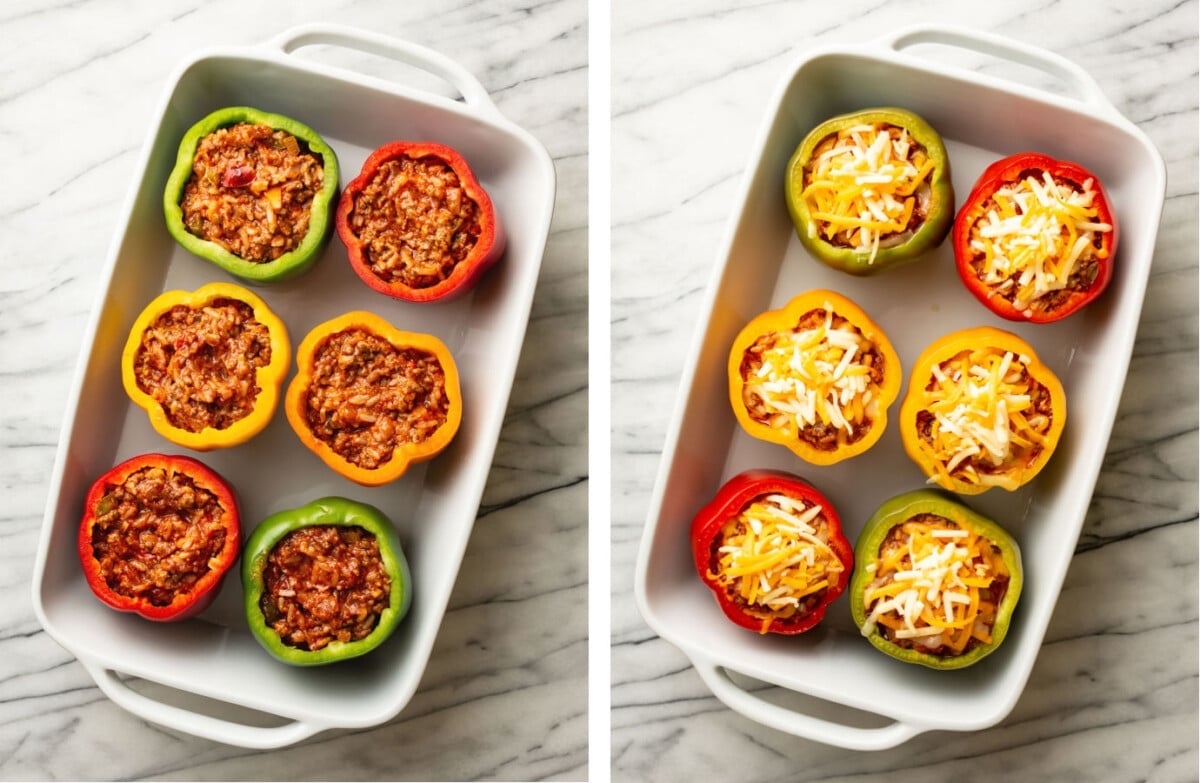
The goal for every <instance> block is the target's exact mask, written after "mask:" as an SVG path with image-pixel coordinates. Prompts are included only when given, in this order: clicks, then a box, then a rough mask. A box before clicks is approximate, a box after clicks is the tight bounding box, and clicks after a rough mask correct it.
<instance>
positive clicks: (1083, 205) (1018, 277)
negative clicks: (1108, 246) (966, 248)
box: [970, 171, 1113, 310]
mask: <svg viewBox="0 0 1200 783" xmlns="http://www.w3.org/2000/svg"><path fill="white" fill-rule="evenodd" d="M1093 185H1094V183H1093V181H1092V180H1091V179H1089V180H1087V181H1086V182H1084V183H1083V185H1082V186H1081V188H1080V189H1078V190H1077V189H1075V188H1074V187H1072V186H1071V185H1070V184H1068V183H1060V182H1056V181H1055V179H1054V177H1052V176H1051V175H1050V172H1048V171H1043V172H1042V176H1041V179H1039V178H1037V177H1035V176H1033V175H1032V174H1029V175H1027V176H1025V177H1024V178H1023V179H1021V180H1019V181H1017V182H1013V183H1009V184H1005V185H1003V186H1002V187H1000V188H999V189H998V190H997V191H996V192H995V193H994V194H993V195H992V196H991V199H990V203H989V205H988V209H987V211H986V212H985V213H984V214H983V215H982V217H981V218H980V219H979V220H978V221H976V223H975V225H974V226H972V228H971V238H970V246H971V249H972V250H974V251H975V253H976V254H977V261H976V264H975V268H976V273H977V274H978V275H979V277H980V280H981V281H982V282H983V283H985V284H986V285H987V286H988V287H989V288H991V289H992V290H993V291H994V292H995V293H997V294H998V295H1000V296H1003V297H1005V298H1007V299H1010V300H1011V301H1012V303H1013V306H1014V307H1016V308H1017V309H1018V310H1028V309H1029V307H1030V305H1031V304H1032V303H1033V302H1034V300H1036V299H1038V298H1040V297H1042V296H1045V295H1046V294H1049V293H1051V292H1053V291H1060V290H1062V289H1064V288H1067V287H1068V286H1070V285H1071V284H1072V282H1071V278H1072V275H1074V274H1075V272H1076V270H1077V269H1081V267H1082V266H1083V265H1084V264H1085V263H1086V262H1087V261H1089V260H1091V259H1098V260H1103V259H1105V258H1106V257H1107V251H1106V250H1105V249H1103V248H1100V247H1097V246H1096V245H1097V244H1098V243H1097V241H1096V240H1097V235H1098V234H1104V233H1108V232H1110V231H1112V230H1113V227H1112V224H1110V223H1104V222H1097V220H1096V217H1097V210H1096V206H1095V199H1096V189H1095V188H1094V187H1093Z"/></svg>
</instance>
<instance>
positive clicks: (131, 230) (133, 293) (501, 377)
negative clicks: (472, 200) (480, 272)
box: [33, 26, 555, 748]
mask: <svg viewBox="0 0 1200 783" xmlns="http://www.w3.org/2000/svg"><path fill="white" fill-rule="evenodd" d="M315 44H329V45H336V46H341V47H348V48H350V49H355V50H359V51H363V52H370V53H374V54H377V55H382V56H384V57H387V58H390V59H392V60H395V61H399V62H401V63H404V64H406V65H407V66H412V67H414V68H416V69H419V71H420V72H421V73H420V77H421V78H424V79H428V74H432V75H433V76H436V77H438V79H440V80H441V81H442V82H445V84H446V85H447V86H448V87H450V88H453V90H454V91H455V93H456V94H457V96H460V99H458V100H455V99H452V98H448V97H444V96H442V95H440V94H437V93H436V92H431V91H430V89H429V88H421V89H416V88H413V87H411V86H404V85H398V84H395V83H392V82H389V81H384V80H381V79H377V78H372V77H367V76H362V75H359V74H356V73H353V72H350V71H346V70H343V69H340V68H334V67H329V66H326V65H322V64H320V63H318V62H316V61H314V60H313V59H311V58H308V57H304V56H300V55H297V54H295V50H297V49H299V48H301V47H304V46H309V45H315ZM439 84H440V83H439ZM233 105H249V106H254V107H256V108H260V109H263V110H266V111H272V112H277V113H280V114H284V115H287V116H290V117H294V118H296V119H298V120H300V121H301V122H304V123H306V124H308V125H309V126H310V127H312V128H313V129H315V130H316V131H317V132H318V133H320V134H321V135H322V136H323V137H324V138H325V140H326V141H327V142H329V143H330V144H331V145H332V146H333V148H334V150H335V151H336V153H337V155H338V158H339V160H340V163H341V170H342V184H343V185H344V184H345V183H347V182H348V181H349V180H350V179H351V178H353V177H354V176H356V175H357V173H358V171H359V169H360V167H361V165H362V163H363V161H364V160H365V158H366V156H367V155H368V154H369V153H370V151H371V150H373V149H374V148H376V147H378V146H380V145H382V144H384V143H385V142H389V141H393V140H398V139H409V140H432V141H439V142H442V143H445V144H449V145H450V146H452V147H455V148H457V149H458V150H459V151H461V152H462V153H463V155H464V157H465V158H466V159H467V161H468V162H469V163H470V165H471V167H472V168H473V169H474V171H475V173H476V174H477V176H478V178H479V180H480V182H481V183H482V185H483V187H484V188H485V189H487V191H488V192H489V193H490V195H491V196H492V200H493V201H494V202H495V204H496V207H497V211H498V213H499V215H500V219H501V220H502V221H503V222H504V225H505V228H506V230H507V236H508V243H507V249H506V252H505V255H504V256H503V257H502V258H501V260H500V262H499V263H498V264H497V265H496V266H495V267H493V268H492V269H491V270H489V271H488V273H487V274H486V275H485V276H484V277H483V278H482V280H481V282H480V283H479V285H478V286H477V287H476V288H475V290H474V291H473V292H472V293H471V294H469V295H467V296H465V297H463V298H461V299H458V300H455V301H453V302H448V303H435V304H429V305H418V304H411V303H407V302H401V301H398V300H393V299H391V298H389V297H386V296H384V295H382V294H377V293H375V292H374V291H372V290H371V289H369V288H368V287H367V286H366V285H365V284H363V283H362V281H360V280H359V279H358V278H357V277H356V276H355V274H354V272H353V271H352V270H351V268H350V265H349V263H348V261H347V259H346V251H345V248H344V246H343V245H342V244H341V243H340V242H339V241H338V240H337V239H336V238H334V239H333V240H332V241H331V242H330V244H329V246H328V248H327V249H326V251H325V253H324V256H323V257H322V258H321V259H320V260H318V262H317V264H316V266H315V267H314V268H313V269H312V270H311V271H310V272H309V273H307V274H306V275H304V276H302V277H300V278H299V279H296V280H294V281H289V282H287V283H284V284H280V285H274V286H269V287H261V288H259V289H258V293H259V295H260V296H262V297H263V298H265V299H266V300H267V302H268V303H269V304H270V306H271V307H272V308H273V309H274V310H275V311H276V312H277V313H278V314H279V315H280V316H281V317H282V318H283V320H284V321H285V323H286V324H287V327H288V331H289V333H290V335H291V338H292V344H293V347H294V346H295V345H297V344H298V343H299V341H300V339H301V338H302V337H303V336H304V334H305V333H307V332H308V330H309V329H311V328H312V327H313V326H315V325H316V324H317V323H319V322H321V321H324V320H326V319H328V318H331V317H333V316H334V315H337V314H340V313H343V312H346V311H348V310H353V309H365V310H371V311H374V312H376V313H378V314H379V315H381V316H383V317H384V318H385V319H387V320H388V321H390V322H392V323H393V324H395V325H396V326H397V327H399V328H401V329H408V330H414V331H422V332H429V333H432V334H435V335H437V336H438V337H440V338H441V339H442V340H443V341H444V342H445V343H446V344H447V346H448V347H449V348H450V350H451V352H452V353H453V354H454V357H455V360H456V363H457V364H458V366H459V369H460V374H461V381H462V392H463V397H464V415H463V420H462V427H461V429H460V430H459V432H458V435H457V437H456V438H455V440H454V442H453V443H452V444H451V446H450V447H449V449H448V450H447V451H446V452H444V453H443V454H441V455H440V456H439V457H437V458H436V459H435V460H433V461H432V462H430V463H426V464H425V465H422V466H417V467H416V468H415V469H412V470H410V471H409V472H408V473H407V474H406V475H405V476H403V477H402V478H401V479H400V480H398V481H397V482H395V483H394V484H391V485H389V486H385V487H379V488H374V489H368V488H365V487H360V486H358V485H356V484H353V483H351V482H349V481H347V480H345V479H342V478H340V477H339V476H337V475H336V474H334V473H333V472H332V471H331V470H329V469H328V468H327V467H325V465H324V464H323V463H322V462H321V461H320V460H319V459H318V458H317V457H316V456H314V455H313V454H312V453H310V452H309V451H308V450H307V449H306V448H304V447H303V446H302V445H301V444H300V442H299V440H298V439H297V437H296V436H295V434H294V433H293V432H292V431H291V429H290V428H289V427H288V424H287V422H286V420H285V419H284V416H283V411H282V410H279V411H277V412H276V416H275V417H274V419H273V420H272V422H271V424H270V425H269V426H268V427H267V429H266V430H264V431H263V432H262V433H261V434H259V435H258V436H257V437H256V438H254V439H253V440H251V441H249V442H248V443H246V444H244V445H242V446H237V447H234V448H231V449H225V450H220V451H212V452H206V453H205V454H202V455H195V456H199V457H200V458H201V460H202V461H204V462H205V463H207V464H208V465H210V466H211V467H212V468H214V469H215V470H217V471H218V472H219V473H221V474H222V475H224V476H225V477H226V478H227V479H229V480H230V481H231V482H232V483H233V484H234V486H235V488H236V490H237V492H238V495H239V500H240V505H241V510H242V515H243V520H244V522H243V525H244V528H245V535H247V536H248V535H249V533H250V531H251V530H253V528H254V525H255V524H256V523H257V522H258V521H259V520H261V519H263V518H264V517H266V516H267V515H268V514H271V513H273V512H275V511H279V510H282V509H289V508H294V507H297V506H299V505H303V504H304V503H307V502H308V501H310V500H314V499H316V498H319V497H322V496H324V495H344V496H347V497H351V498H355V499H359V500H362V501H365V502H368V503H371V504H373V505H375V506H378V507H379V508H381V509H382V510H383V511H384V512H385V513H387V514H388V515H389V516H390V517H391V519H392V520H393V522H394V524H395V525H396V526H397V528H398V529H399V531H400V537H401V541H402V543H403V546H404V549H405V552H406V554H407V556H408V559H409V562H410V564H411V566H412V573H413V579H414V585H413V595H414V602H413V605H412V610H411V612H410V614H409V615H408V617H407V618H406V619H405V620H404V621H403V623H402V624H401V625H400V627H399V629H398V630H397V632H396V633H395V635H394V636H393V637H392V638H391V639H389V640H388V641H387V642H386V643H385V645H384V646H383V647H381V648H379V649H378V650H376V651H374V652H373V653H371V654H370V655H368V656H365V657H363V658H359V659H356V660H354V661H352V662H347V663H345V664H340V665H334V666H327V667H318V668H294V667H290V666H287V665H284V664H281V663H279V662H277V661H275V660H274V659H273V658H271V657H270V656H269V655H267V654H266V652H265V651H264V650H262V649H261V648H260V647H259V645H258V644H257V643H256V642H255V641H254V639H253V638H252V637H251V636H250V634H249V631H248V629H247V627H246V622H245V619H244V617H243V616H242V609H241V594H242V591H241V586H240V584H239V580H238V578H237V575H236V573H234V574H231V576H230V578H229V579H228V580H227V581H226V583H225V586H224V589H223V591H222V594H221V596H220V598H219V599H218V601H217V602H216V603H215V604H214V605H213V607H212V608H210V609H209V610H208V611H207V612H205V613H204V614H203V615H202V616H201V617H200V618H199V619H197V620H192V621H187V622H184V623H175V624H157V623H150V622H147V621H144V620H142V619H141V618H138V617H136V616H133V615H126V614H120V613H117V612H114V611H111V610H109V609H108V608H107V607H105V606H103V605H102V604H100V602H99V601H97V600H96V599H95V598H94V597H93V596H92V595H91V594H90V592H89V591H88V588H87V586H86V584H85V583H84V580H83V577H82V573H81V571H80V566H79V562H78V559H77V557H76V555H75V544H74V541H75V535H76V531H77V528H78V525H79V518H80V513H81V510H82V503H83V497H84V494H85V492H86V491H87V488H88V486H89V485H90V484H91V482H92V481H93V480H94V479H95V478H96V477H97V476H99V475H100V474H101V473H103V472H104V471H106V470H107V469H108V468H110V467H111V466H112V465H114V464H116V463H117V462H118V461H120V460H122V459H124V458H126V457H129V456H132V455H134V454H139V453H143V452H147V451H160V452H166V453H186V451H185V450H182V449H180V448H178V447H173V446H172V444H170V443H168V442H166V441H164V440H163V439H161V438H159V437H158V436H157V435H156V434H155V433H154V432H153V430H152V429H151V428H150V425H149V422H148V419H147V417H146V415H145V414H144V412H142V411H141V410H140V409H137V408H134V407H132V405H131V404H130V403H129V401H128V399H127V398H126V396H125V394H124V392H123V390H122V386H121V379H120V370H119V363H118V357H119V356H120V353H121V348H122V344H123V341H124V340H125V336H126V334H127V332H128V330H129V328H130V326H131V324H132V322H133V319H134V317H135V316H136V315H137V314H138V312H139V311H140V310H141V309H142V307H144V306H145V305H146V304H147V303H148V302H149V301H150V300H151V299H152V298H153V297H154V296H155V295H157V294H158V293H159V292H161V291H163V290H168V289H185V290H193V289H195V288H197V287H199V286H200V285H202V284H204V283H206V282H209V281H212V280H222V279H232V278H229V277H228V276H226V275H225V273H223V272H222V271H221V270H220V269H218V268H217V267H215V266H213V265H212V264H210V263H208V262H206V261H204V260H202V259H199V258H197V257H195V256H192V255H190V254H189V253H187V252H186V251H184V250H183V249H182V248H180V247H179V246H177V245H176V243H175V242H174V240H172V239H171V237H170V236H169V235H168V234H167V231H166V228H165V225H164V222H163V214H162V206H161V203H162V192H163V186H164V184H165V182H166V178H167V174H168V171H169V170H170V168H171V166H172V164H173V163H174V160H175V154H176V148H177V146H178V143H179V140H180V138H181V137H182V136H183V134H184V132H185V131H186V130H187V128H188V127H189V126H190V125H191V124H192V123H193V122H195V121H196V120H198V119H199V118H201V117H203V116H204V115H205V114H207V113H208V112H209V111H212V110H213V109H217V108H220V107H223V106H233ZM140 171H141V174H140V176H138V177H137V178H136V179H135V182H134V186H133V190H132V192H131V194H130V198H129V200H128V202H127V204H126V207H125V210H124V213H123V220H122V225H121V226H120V227H119V228H118V230H117V232H116V237H115V240H114V243H113V245H112V248H111V250H110V252H109V256H108V261H107V272H106V274H105V276H104V279H105V283H104V290H103V292H102V294H101V296H100V299H99V302H98V304H97V306H96V308H95V311H94V313H93V316H92V320H91V324H90V327H89V331H88V333H87V334H86V335H85V337H84V341H83V357H82V360H81V363H80V367H79V370H78V373H77V377H76V382H75V385H74V388H73V390H72V392H71V396H70V400H69V402H68V409H67V416H66V421H65V423H64V426H63V430H62V439H61V444H60V448H59V451H58V454H57V457H56V460H55V466H54V473H53V475H52V477H51V481H50V493H49V499H48V505H47V509H46V516H45V523H44V526H43V530H42V536H41V540H40V544H39V548H38V559H37V563H36V564H35V568H34V583H33V597H34V606H35V609H36V611H37V614H38V618H39V619H40V621H41V623H42V625H43V627H45V629H46V631H47V632H48V633H49V634H50V635H51V636H53V637H54V639H55V640H57V641H58V642H59V643H60V644H62V645H63V646H64V647H66V648H67V649H68V650H69V651H71V652H72V653H73V654H75V655H76V656H77V657H78V658H79V660H80V661H81V662H82V663H83V664H84V666H85V667H86V668H87V670H88V671H89V672H90V673H91V674H92V676H93V677H94V678H95V680H96V682H97V684H98V685H99V686H100V687H101V688H102V689H103V690H104V692H105V693H106V694H108V696H109V697H110V698H112V699H113V701H115V702H117V703H118V704H120V705H121V706H123V707H125V708H126V709H129V710H130V711H132V712H134V713H136V714H138V715H140V716H142V717H144V718H146V719H148V720H151V721H154V722H157V723H160V724H164V725H167V726H170V727H173V728H176V729H179V730H181V731H185V732H189V733H193V734H197V735H200V736H204V737H208V738H210V739H214V740H218V741H221V742H226V743H230V744H234V745H242V746H247V747H260V748H261V747H278V746H282V745H285V744H288V743H292V742H295V741H297V740H300V739H302V738H304V737H306V736H309V735H311V734H313V733H315V732H317V731H320V730H323V729H327V728H334V727H361V726H370V725H374V724H378V723H381V722H383V721H386V720H388V719H389V718H391V717H392V716H394V715H396V713H398V712H399V711H400V710H401V708H403V707H404V705H405V704H406V703H407V702H408V700H409V698H410V697H411V696H412V694H413V693H414V691H415V690H416V688H417V684H418V682H419V681H420V678H421V674H422V672H423V671H424V668H425V664H426V662H427V660H428V657H429V653H430V650H431V648H432V646H433V641H434V638H435V636H436V634H437V630H438V625H439V623H440V622H441V619H442V616H443V614H444V612H445V608H446V604H447V601H448V600H449V596H450V592H451V588H452V587H453V585H454V581H455V578H456V575H457V573H458V568H459V564H460V562H461V559H462V555H463V551H464V549H465V547H466V543H467V539H468V537H469V534H470V532H471V528H472V526H473V524H474V521H475V515H476V513H477V511H478V507H479V501H480V497H481V496H482V493H483V488H484V483H485V480H486V478H487V475H488V471H489V468H490V465H491V461H492V455H493V452H494V449H495V446H496V442H497V438H498V436H499V432H500V426H501V423H502V420H503V417H504V412H505V407H506V405H507V401H508V397H509V391H510V388H511V385H512V379H513V375H514V373H515V371H516V365H517V359H518V355H519V353H520V348H521V344H522V341H523V339H524V334H525V328H526V325H527V323H528V318H529V310H530V305H531V302H532V298H533V291H534V287H535V284H536V282H537V277H538V270H539V268H540V265H541V260H542V252H543V249H544V246H545V242H546V238H547V235H548V232H549V226H550V218H551V213H552V210H553V204H554V190H555V175H554V168H553V164H552V163H551V160H550V157H549V156H548V154H547V153H546V151H545V149H544V148H542V147H541V145H540V144H539V143H538V142H537V141H536V140H534V139H533V137H532V136H530V135H529V134H528V133H526V132H525V131H523V130H522V129H520V128H518V127H517V126H515V125H514V124H513V123H511V122H510V121H508V120H507V119H505V118H504V117H503V116H502V115H501V114H500V112H499V110H498V109H497V108H496V107H495V105H494V104H493V103H492V101H491V99H490V98H489V97H488V94H487V92H486V91H485V90H484V89H483V87H482V86H481V85H480V83H479V82H478V81H477V80H476V79H475V78H474V77H473V76H471V75H470V74H469V73H467V72H466V71H465V70H463V69H462V68H461V67H460V66H459V65H457V64H456V63H454V62H452V61H450V60H448V59H446V58H445V57H443V56H442V55H440V54H437V53H436V52H433V51H430V50H428V49H425V48H422V47H419V46H416V45H413V44H411V43H407V42H403V41H399V40H394V39H391V38H387V37H384V36H380V35H377V34H374V33H369V32H365V31H360V30H353V29H349V28H342V27H331V26H310V27H302V28H296V29H293V30H290V31H287V32H285V33H283V34H281V35H280V36H279V37H277V38H276V39H273V40H271V41H269V42H267V43H265V44H263V45H260V46H255V47H250V48H238V49H219V50H213V51H210V52H206V53H204V54H202V55H201V56H199V57H197V58H196V59H194V60H192V61H190V62H187V63H185V64H184V65H183V66H182V67H181V68H180V69H179V70H178V72H177V73H176V74H175V75H174V77H173V78H172V80H171V81H170V82H169V87H168V89H167V91H166V93H165V95H164V97H163V99H162V103H161V108H160V111H159V113H158V117H157V119H156V120H155V121H154V124H153V125H152V127H151V128H150V130H149V134H148V139H147V142H146V146H145V148H144V150H143V152H142V157H141V163H140ZM234 282H237V281H234ZM293 365H294V362H293ZM292 372H293V373H294V368H293V371H292Z"/></svg>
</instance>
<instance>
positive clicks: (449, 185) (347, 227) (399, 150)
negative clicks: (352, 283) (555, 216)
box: [336, 141, 504, 302]
mask: <svg viewBox="0 0 1200 783" xmlns="http://www.w3.org/2000/svg"><path fill="white" fill-rule="evenodd" d="M336 220H337V223H336V225H337V234H338V238H340V239H341V240H342V242H343V244H345V245H346V252H347V253H348V255H349V257H350V266H351V267H352V268H353V269H354V272H355V274H357V275H358V276H359V277H360V278H362V280H363V282H365V283H366V284H367V285H369V286H370V287H371V288H373V289H375V290H376V291H379V292H380V293H383V294H387V295H388V296H392V297H395V298H397V299H404V300H406V301H409V302H433V301H437V300H440V299H452V298H454V297H456V296H459V295H460V294H462V293H464V292H466V291H467V290H468V289H469V288H470V287H471V286H473V285H474V284H475V282H476V281H477V280H478V279H479V277H480V276H481V275H482V274H483V273H484V272H485V271H486V270H487V269H488V268H489V267H490V266H492V265H493V264H495V263H496V261H497V260H499V258H500V255H501V253H503V251H504V231H503V227H502V225H501V223H500V218H499V216H498V215H497V214H496V210H495V207H493V205H492V199H491V197H490V196H489V195H488V193H487V191H485V190H484V189H483V187H482V186H481V185H480V184H479V180H477V179H476V178H475V173H474V172H473V171H472V170H471V167H470V166H469V165H468V164H467V161H466V159H464V158H463V156H462V155H460V154H459V153H458V152H457V151H456V150H454V149H452V148H450V147H447V146H446V145H444V144H435V143H433V142H410V141H395V142H391V143H390V144H385V145H383V146H382V147H380V148H379V149H377V150H375V151H374V152H373V153H371V156H370V157H368V158H367V160H366V162H365V163H363V167H362V171H361V173H359V175H358V176H357V177H356V178H355V179H354V180H353V181H351V182H350V184H349V185H347V186H346V189H345V190H344V191H343V192H342V198H341V201H340V202H339V203H338V207H337V213H336Z"/></svg>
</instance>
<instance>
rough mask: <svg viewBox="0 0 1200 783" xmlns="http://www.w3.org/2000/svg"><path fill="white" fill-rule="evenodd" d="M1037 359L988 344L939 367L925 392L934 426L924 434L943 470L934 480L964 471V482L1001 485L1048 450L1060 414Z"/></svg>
mask: <svg viewBox="0 0 1200 783" xmlns="http://www.w3.org/2000/svg"><path fill="white" fill-rule="evenodd" d="M1029 362H1030V358H1029V357H1028V356H1025V355H1023V354H1020V355H1018V354H1014V353H1013V352H1012V351H1000V350H998V349H996V348H991V347H980V348H974V349H970V350H965V351H961V352H959V353H958V354H956V355H955V356H953V357H951V358H950V359H948V360H946V361H944V362H941V363H940V364H935V365H934V366H933V368H932V377H931V378H930V380H929V385H928V386H927V387H926V389H925V405H924V411H925V413H926V414H927V416H926V421H927V423H928V428H927V430H919V431H921V435H922V437H921V439H920V447H921V449H922V450H923V451H924V452H925V453H926V454H928V455H929V456H930V457H932V462H933V464H934V465H935V466H936V468H937V474H935V475H934V476H931V477H930V479H929V480H930V482H934V481H936V479H937V477H938V476H941V477H943V478H945V479H950V477H951V474H957V475H956V476H955V478H957V479H958V480H960V481H966V482H968V483H972V484H987V485H995V484H997V483H998V476H999V475H1002V474H1003V473H1004V472H1005V470H1006V469H1008V468H1011V467H1012V466H1014V465H1017V464H1024V463H1025V462H1026V461H1028V460H1031V459H1032V458H1033V457H1034V456H1036V455H1037V454H1038V453H1039V452H1040V451H1041V450H1042V448H1044V447H1045V445H1046V433H1048V432H1049V430H1050V416H1051V415H1052V414H1053V411H1048V410H1046V407H1047V406H1048V400H1049V395H1048V393H1047V392H1046V390H1045V388H1044V387H1043V386H1041V384H1039V383H1038V382H1037V381H1036V380H1034V379H1033V377H1032V376H1031V375H1030V373H1029V367H1028V365H1029ZM1043 399H1044V400H1045V402H1042V400H1043ZM918 417H919V418H918V424H919V425H920V422H921V417H920V414H918Z"/></svg>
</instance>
